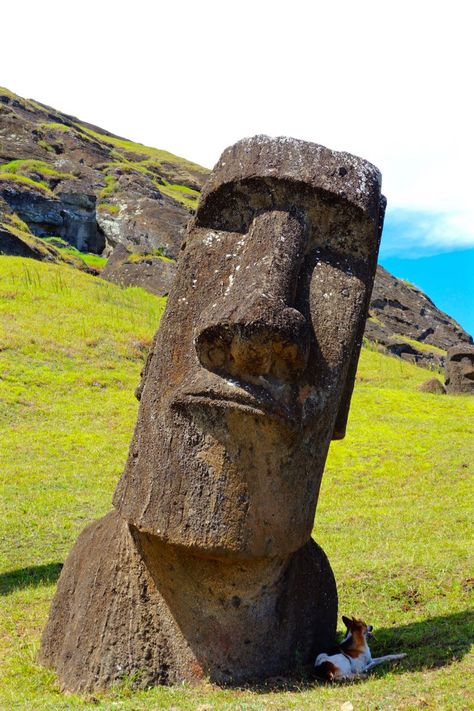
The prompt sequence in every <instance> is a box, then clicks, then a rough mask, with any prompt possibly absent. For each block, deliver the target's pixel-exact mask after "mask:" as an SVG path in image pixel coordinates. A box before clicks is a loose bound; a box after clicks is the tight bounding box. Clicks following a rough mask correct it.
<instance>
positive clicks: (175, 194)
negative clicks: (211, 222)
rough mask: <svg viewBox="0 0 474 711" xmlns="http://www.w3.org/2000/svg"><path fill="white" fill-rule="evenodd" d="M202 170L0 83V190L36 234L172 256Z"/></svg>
mask: <svg viewBox="0 0 474 711" xmlns="http://www.w3.org/2000/svg"><path fill="white" fill-rule="evenodd" d="M207 175H208V171H207V170H206V169H205V168H202V167H201V166H199V165H196V164H195V163H191V162H190V161H187V160H184V159H183V158H179V157H177V156H174V155H172V154H171V153H168V152H167V151H161V150H158V149H154V148H147V147H146V146H143V145H141V144H139V143H134V142H132V141H129V140H126V139H123V138H120V137H119V136H115V135H114V134H112V133H109V132H108V131H105V130H104V129H101V128H99V127H97V126H93V125H91V124H88V123H86V122H83V121H80V120H79V119H77V118H75V117H74V116H68V115H67V114H63V113H61V112H60V111H56V110H55V109H52V108H51V107H48V106H44V105H43V104H39V103H38V102H36V101H33V100H30V99H23V98H21V97H19V96H16V95H15V94H13V93H12V92H10V91H8V90H7V89H2V88H0V197H3V199H4V200H5V201H6V202H7V203H8V205H9V206H10V207H11V208H12V209H13V210H14V212H15V213H16V215H17V216H18V217H19V218H20V219H21V220H23V222H25V223H26V224H27V225H28V227H29V229H30V230H31V232H32V233H33V234H34V235H36V236H40V237H41V236H45V235H50V236H51V235H54V236H59V237H61V238H62V239H64V240H65V241H66V242H69V243H70V244H72V245H73V246H75V247H77V248H78V249H79V250H81V251H84V252H96V253H102V252H103V251H104V250H105V252H106V253H110V252H111V251H112V249H113V248H114V247H115V246H116V245H117V244H119V243H122V244H124V245H125V246H127V247H128V249H129V250H131V251H133V250H135V249H137V248H138V251H141V252H143V251H148V252H152V251H153V250H155V249H161V250H162V251H163V252H164V253H165V254H166V255H167V256H170V257H171V256H175V255H176V254H177V253H178V250H179V247H180V244H181V242H182V239H183V236H184V231H185V228H186V224H187V221H188V220H189V217H190V214H191V212H192V211H193V209H194V208H195V206H196V203H197V197H198V195H199V190H200V188H201V187H202V185H203V183H204V181H205V179H206V178H207Z"/></svg>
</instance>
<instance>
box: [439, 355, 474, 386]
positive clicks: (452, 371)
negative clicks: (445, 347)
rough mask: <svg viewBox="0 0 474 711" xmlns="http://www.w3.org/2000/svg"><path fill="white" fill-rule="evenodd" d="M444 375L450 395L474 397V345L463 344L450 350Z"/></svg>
mask: <svg viewBox="0 0 474 711" xmlns="http://www.w3.org/2000/svg"><path fill="white" fill-rule="evenodd" d="M444 374H445V385H446V391H447V392H448V393H464V394H465V395H469V394H470V395H474V345H472V344H469V343H463V344H460V345H459V346H453V348H450V349H449V351H448V352H447V354H446V365H445V368H444Z"/></svg>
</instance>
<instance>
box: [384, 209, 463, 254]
mask: <svg viewBox="0 0 474 711" xmlns="http://www.w3.org/2000/svg"><path fill="white" fill-rule="evenodd" d="M470 248H474V230H473V229H472V222H471V217H470V216H469V215H468V214H461V213H458V214H456V213H441V212H428V211H421V210H407V209H395V210H387V215H386V218H385V226H384V231H383V235H382V243H381V247H380V256H381V258H385V257H392V256H399V257H405V258H417V257H421V256H428V255H434V254H440V253H442V252H451V251H456V250H460V249H470Z"/></svg>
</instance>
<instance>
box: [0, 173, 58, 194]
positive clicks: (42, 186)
mask: <svg viewBox="0 0 474 711" xmlns="http://www.w3.org/2000/svg"><path fill="white" fill-rule="evenodd" d="M1 183H13V185H14V184H15V183H16V184H17V186H18V187H23V188H24V187H26V188H33V189H34V190H38V191H39V192H40V193H43V194H44V195H48V196H52V195H53V193H52V191H51V190H50V189H49V188H48V186H47V184H46V183H45V182H44V181H43V180H34V179H32V178H28V177H27V176H26V175H17V174H15V173H5V172H3V173H2V172H1V171H0V185H1Z"/></svg>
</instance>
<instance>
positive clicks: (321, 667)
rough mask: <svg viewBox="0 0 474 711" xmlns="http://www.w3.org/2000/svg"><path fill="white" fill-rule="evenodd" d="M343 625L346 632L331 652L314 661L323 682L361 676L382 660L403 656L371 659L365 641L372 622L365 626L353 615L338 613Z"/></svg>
mask: <svg viewBox="0 0 474 711" xmlns="http://www.w3.org/2000/svg"><path fill="white" fill-rule="evenodd" d="M342 621H343V622H344V624H345V626H346V628H347V635H346V636H345V638H344V639H343V640H342V642H341V643H340V645H339V646H338V648H337V652H335V653H334V654H326V653H322V654H319V655H318V656H317V657H316V661H315V663H314V666H315V671H316V674H317V675H318V676H320V677H322V678H324V679H326V680H327V681H343V680H346V679H360V678H364V676H365V675H366V673H367V672H369V671H370V670H371V669H373V668H374V667H376V666H378V665H379V664H383V663H384V662H394V661H395V660H397V659H403V658H404V657H406V656H407V655H406V654H387V655H386V656H385V657H377V658H376V659H372V655H371V653H370V649H369V645H368V644H367V640H368V639H370V637H371V636H372V630H373V627H372V625H366V624H365V622H363V621H362V620H356V619H355V618H354V617H353V618H352V619H349V618H348V617H345V615H343V616H342Z"/></svg>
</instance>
